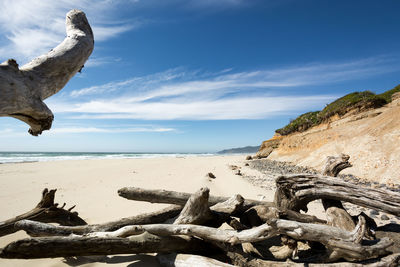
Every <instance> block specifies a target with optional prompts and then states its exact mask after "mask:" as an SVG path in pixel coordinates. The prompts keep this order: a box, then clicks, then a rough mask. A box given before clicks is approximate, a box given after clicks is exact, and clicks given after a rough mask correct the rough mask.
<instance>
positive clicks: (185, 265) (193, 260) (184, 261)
mask: <svg viewBox="0 0 400 267" xmlns="http://www.w3.org/2000/svg"><path fill="white" fill-rule="evenodd" d="M157 260H158V262H159V263H160V265H161V266H163V267H192V266H201V267H214V266H217V267H218V266H219V267H233V265H231V264H228V263H224V262H221V261H217V260H215V259H212V258H208V257H204V256H198V255H192V254H176V253H171V254H158V255H157Z"/></svg>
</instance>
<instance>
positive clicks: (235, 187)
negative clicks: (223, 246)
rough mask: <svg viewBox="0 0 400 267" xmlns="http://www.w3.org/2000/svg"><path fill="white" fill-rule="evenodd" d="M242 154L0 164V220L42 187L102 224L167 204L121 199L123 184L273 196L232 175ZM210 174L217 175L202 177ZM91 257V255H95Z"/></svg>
mask: <svg viewBox="0 0 400 267" xmlns="http://www.w3.org/2000/svg"><path fill="white" fill-rule="evenodd" d="M244 158H245V156H207V157H176V158H152V159H106V160H78V161H74V160H67V161H51V162H33V163H16V164H0V187H1V188H2V190H1V192H0V210H1V213H0V221H3V220H6V219H9V218H11V217H14V216H16V215H19V214H21V213H24V212H26V211H29V210H30V209H32V208H33V207H34V206H36V204H37V203H38V202H39V200H40V197H41V192H42V190H43V189H44V188H46V187H47V188H49V189H53V188H56V189H57V193H56V202H57V203H60V204H62V203H64V202H65V203H66V207H67V208H68V207H71V206H72V205H76V208H75V210H76V211H78V212H79V215H80V216H81V217H82V218H83V219H84V220H86V221H87V223H89V224H91V223H102V222H107V221H112V220H116V219H118V218H122V217H128V216H132V215H135V214H140V213H144V212H150V211H155V210H158V209H160V208H162V207H164V206H166V205H163V204H151V203H146V202H138V201H132V200H126V199H124V198H121V197H119V196H118V194H117V190H118V189H119V188H122V187H126V186H135V187H143V188H148V189H167V190H175V191H183V192H189V193H190V192H195V191H196V190H198V189H199V188H201V187H204V186H207V187H208V188H210V194H212V195H219V196H232V195H234V194H238V193H239V194H241V195H242V196H243V197H245V198H250V199H260V198H261V197H264V199H265V200H272V199H273V190H267V189H262V188H260V187H257V186H254V185H252V184H251V183H250V182H248V181H246V180H245V179H243V178H242V177H241V176H238V175H235V172H234V171H233V170H232V169H231V168H230V165H237V166H240V167H242V168H243V170H244V171H246V170H247V172H249V173H251V174H252V175H257V171H255V170H251V169H249V168H248V167H244ZM208 172H212V173H213V174H214V175H215V176H216V179H212V180H211V179H208V178H206V174H207V173H208ZM25 237H27V235H26V234H25V233H24V232H22V231H19V232H17V233H15V234H12V235H8V236H5V237H2V238H0V247H4V246H5V245H6V244H8V243H9V242H11V241H14V240H17V239H21V238H25ZM95 259H96V258H95ZM107 264H111V265H112V266H149V265H152V266H158V264H157V262H156V261H155V259H154V257H152V256H150V255H135V256H132V255H130V256H129V255H124V256H109V257H107V258H105V257H103V258H99V257H97V261H96V260H93V258H80V259H78V260H77V259H68V260H65V259H64V258H56V259H38V260H4V259H1V260H0V266H105V265H107Z"/></svg>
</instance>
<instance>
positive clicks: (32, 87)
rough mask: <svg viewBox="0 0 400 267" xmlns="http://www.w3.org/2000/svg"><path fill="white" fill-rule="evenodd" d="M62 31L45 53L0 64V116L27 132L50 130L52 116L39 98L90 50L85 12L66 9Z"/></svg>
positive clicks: (73, 71) (68, 76)
mask: <svg viewBox="0 0 400 267" xmlns="http://www.w3.org/2000/svg"><path fill="white" fill-rule="evenodd" d="M66 31H67V37H66V38H65V40H64V41H63V42H62V43H61V44H59V45H58V46H57V47H56V48H54V49H52V50H50V52H48V53H47V54H46V55H42V56H40V57H38V58H36V59H34V60H32V61H31V62H29V63H28V64H26V65H24V66H22V67H20V68H19V66H18V64H17V62H16V61H15V60H13V59H9V60H8V61H6V62H4V63H1V64H0V95H1V97H0V116H10V117H14V118H17V119H19V120H21V121H23V122H25V123H27V124H29V126H30V129H29V133H30V134H32V135H35V136H37V135H39V134H41V133H42V131H44V130H48V129H50V128H51V124H52V122H53V119H54V116H53V113H52V112H51V110H50V109H49V108H48V107H47V106H46V104H45V103H44V102H43V100H44V99H46V98H48V97H50V96H52V95H54V94H55V93H57V92H58V91H60V90H61V89H62V88H63V87H64V86H65V84H66V83H67V82H68V81H69V80H70V79H71V78H72V77H73V76H74V75H75V74H76V73H77V72H78V71H80V70H81V69H82V67H83V65H84V63H85V62H86V60H87V59H88V58H89V56H90V54H91V53H92V50H93V46H94V39H93V32H92V29H91V28H90V25H89V22H88V21H87V19H86V16H85V13H83V12H82V11H79V10H71V11H70V12H68V14H67V16H66Z"/></svg>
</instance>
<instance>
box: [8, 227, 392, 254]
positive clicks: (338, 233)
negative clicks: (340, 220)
mask: <svg viewBox="0 0 400 267" xmlns="http://www.w3.org/2000/svg"><path fill="white" fill-rule="evenodd" d="M18 227H19V228H20V229H24V230H25V231H27V232H32V233H38V234H43V232H46V231H49V230H48V229H51V231H52V233H54V231H57V228H58V227H59V226H52V225H46V224H43V223H39V222H33V221H22V222H19V223H18ZM364 230H365V221H364V220H362V219H361V220H360V223H359V224H358V225H357V227H356V228H355V229H354V230H353V231H352V232H348V231H344V230H342V229H339V228H336V227H332V226H328V225H321V224H309V223H300V222H294V221H288V220H281V219H278V220H273V221H271V222H270V223H269V224H263V225H261V226H258V227H254V228H252V229H248V230H243V231H240V232H238V231H234V230H222V229H216V228H213V227H207V226H200V225H189V224H187V225H175V224H148V225H131V226H125V227H123V228H120V229H118V230H116V231H113V232H95V233H90V234H88V235H87V236H86V237H90V238H98V239H107V238H123V237H130V236H132V235H139V234H142V233H144V232H148V233H151V234H154V235H157V236H175V235H186V236H192V237H199V238H201V239H203V240H206V241H210V242H217V243H219V242H222V243H228V244H230V245H235V244H240V243H252V242H259V241H263V240H265V239H268V238H270V237H273V236H276V235H279V234H284V235H287V236H290V237H292V238H294V239H296V240H308V241H318V242H321V243H322V244H324V245H325V246H326V247H327V248H328V249H329V250H330V251H331V253H330V255H331V256H330V257H329V258H327V259H326V260H327V261H333V260H337V259H338V258H344V259H346V260H349V261H357V260H365V259H369V258H376V257H379V256H381V255H385V254H388V251H387V250H386V248H387V247H389V246H391V245H392V244H393V242H392V241H390V240H389V239H382V240H380V241H379V242H377V243H376V244H372V245H364V244H362V243H361V238H362V236H363V235H364ZM6 248H7V247H6ZM91 251H92V250H91ZM61 256H62V255H61Z"/></svg>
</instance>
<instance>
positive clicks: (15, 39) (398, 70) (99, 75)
mask: <svg viewBox="0 0 400 267" xmlns="http://www.w3.org/2000/svg"><path fill="white" fill-rule="evenodd" d="M74 8H76V9H81V10H83V11H84V12H85V13H86V15H87V18H88V20H89V23H90V24H91V26H92V29H93V32H94V36H95V48H94V51H93V53H92V55H91V56H90V58H89V60H88V61H87V62H86V64H85V67H84V68H83V70H82V73H78V74H76V75H75V76H74V77H73V78H72V79H71V80H70V81H69V83H68V84H67V85H66V86H65V87H64V88H63V89H62V90H61V91H60V92H59V93H57V94H56V95H53V96H52V97H50V98H48V99H46V100H45V103H46V104H47V106H48V107H49V108H50V109H51V110H52V111H53V113H54V115H55V119H54V122H53V126H52V129H51V130H49V131H45V132H43V134H42V135H40V136H39V137H33V136H30V135H29V134H28V132H27V131H28V128H29V127H28V125H26V124H24V123H23V122H21V121H19V120H16V119H13V118H8V117H0V151H65V152H71V151H76V152H196V153H203V152H216V151H219V150H222V149H226V148H232V147H241V146H247V145H254V146H255V145H260V144H261V142H262V141H264V140H267V139H269V138H271V137H272V136H273V134H274V131H275V130H276V129H278V128H281V127H283V126H284V125H286V124H287V123H288V122H289V121H290V120H291V119H294V118H296V117H297V116H298V115H300V114H302V113H304V112H308V111H316V110H321V109H323V108H324V106H325V105H326V104H328V103H330V102H331V101H333V100H335V99H336V98H338V97H341V96H343V95H345V94H347V93H350V92H353V91H363V90H370V91H373V92H376V93H381V92H383V91H386V90H388V89H391V88H393V87H395V86H396V85H398V84H399V83H400V75H399V74H400V64H399V63H400V51H399V48H400V20H399V19H398V14H399V11H400V1H398V0H392V1H390V0H382V1H369V0H352V1H349V0H336V1H321V0H302V1H297V0H280V1H274V0H202V1H198V0H168V1H165V0H100V1H91V0H58V1H53V0H0V10H1V11H0V60H1V61H5V60H7V59H8V58H15V59H16V60H17V62H18V63H19V65H23V64H24V63H27V62H29V61H30V60H32V59H33V58H35V57H37V56H39V55H41V54H43V53H46V52H47V51H48V50H49V49H51V48H53V47H55V46H56V45H57V44H59V43H60V42H62V40H63V39H64V38H65V24H64V22H65V14H66V13H67V12H68V11H69V10H71V9H74ZM0 97H1V96H0Z"/></svg>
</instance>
